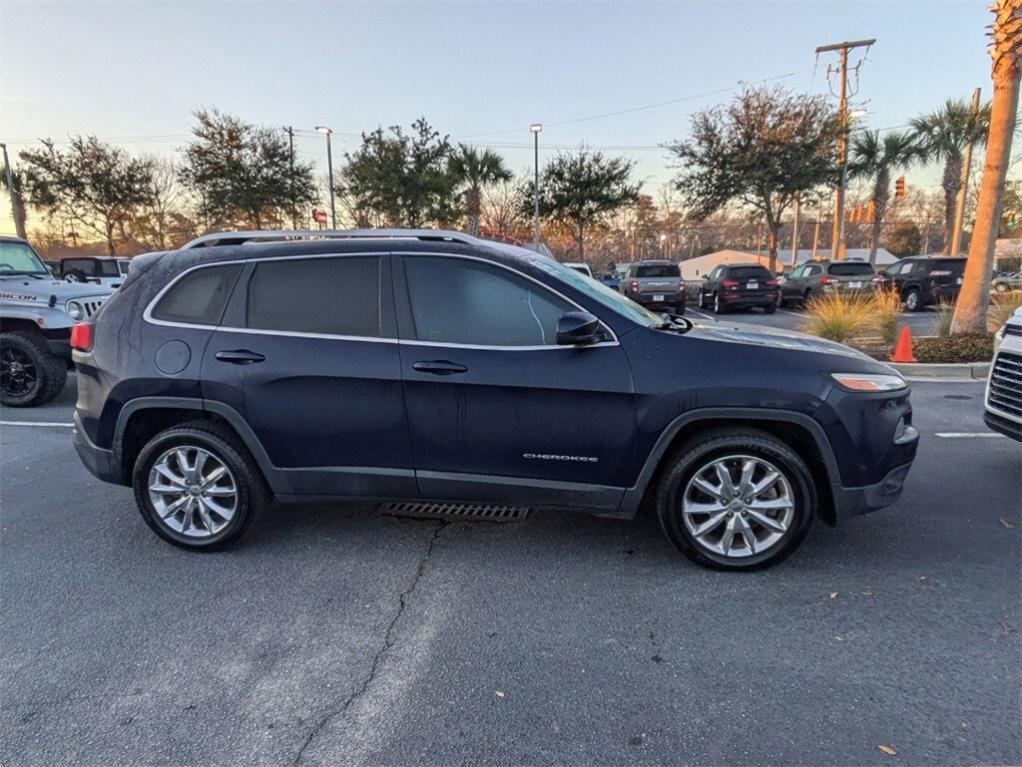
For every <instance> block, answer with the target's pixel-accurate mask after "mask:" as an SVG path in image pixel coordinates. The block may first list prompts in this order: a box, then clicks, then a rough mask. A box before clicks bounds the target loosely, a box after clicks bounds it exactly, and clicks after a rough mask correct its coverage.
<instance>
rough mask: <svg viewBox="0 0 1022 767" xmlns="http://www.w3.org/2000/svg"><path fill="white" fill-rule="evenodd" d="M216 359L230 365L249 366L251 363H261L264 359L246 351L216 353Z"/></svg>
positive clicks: (259, 355) (257, 354)
mask: <svg viewBox="0 0 1022 767" xmlns="http://www.w3.org/2000/svg"><path fill="white" fill-rule="evenodd" d="M216 358H217V359H218V360H220V361H221V362H230V363H231V364H232V365H251V364H252V363H253V362H262V361H263V360H265V359H266V357H264V356H263V355H262V354H259V353H258V352H250V351H249V350H248V349H233V350H231V351H223V352H217V353H216Z"/></svg>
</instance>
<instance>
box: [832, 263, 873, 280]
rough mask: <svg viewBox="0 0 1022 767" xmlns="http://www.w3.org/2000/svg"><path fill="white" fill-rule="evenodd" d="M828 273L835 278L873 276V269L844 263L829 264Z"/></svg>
mask: <svg viewBox="0 0 1022 767" xmlns="http://www.w3.org/2000/svg"><path fill="white" fill-rule="evenodd" d="M830 273H831V274H833V275H834V276H835V277H850V276H852V275H855V274H873V267H872V266H870V265H869V264H855V263H851V262H845V263H843V264H831V265H830Z"/></svg>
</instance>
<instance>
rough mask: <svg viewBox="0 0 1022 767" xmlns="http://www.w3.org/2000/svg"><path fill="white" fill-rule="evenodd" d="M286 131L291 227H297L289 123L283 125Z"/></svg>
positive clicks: (293, 151)
mask: <svg viewBox="0 0 1022 767" xmlns="http://www.w3.org/2000/svg"><path fill="white" fill-rule="evenodd" d="M284 131H285V132H286V133H287V149H288V153H289V154H288V165H289V166H290V168H291V175H290V177H289V178H288V189H289V190H290V191H291V228H292V229H297V228H298V206H296V205H295V129H294V127H293V126H291V125H287V126H285V127H284Z"/></svg>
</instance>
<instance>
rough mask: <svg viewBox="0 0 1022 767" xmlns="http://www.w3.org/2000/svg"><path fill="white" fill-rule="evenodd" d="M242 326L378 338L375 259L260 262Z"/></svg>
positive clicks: (377, 270)
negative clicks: (246, 316)
mask: <svg viewBox="0 0 1022 767" xmlns="http://www.w3.org/2000/svg"><path fill="white" fill-rule="evenodd" d="M247 325H248V327H250V328H257V329H260V330H282V331H289V332H292V333H325V334H328V335H337V336H364V337H372V338H378V337H380V336H381V335H382V333H381V329H380V327H381V322H380V259H379V258H376V257H362V256H358V257H352V258H311V259H289V260H284V261H263V262H260V263H259V264H257V266H256V268H255V270H254V271H253V272H252V278H251V280H249V283H248V322H247Z"/></svg>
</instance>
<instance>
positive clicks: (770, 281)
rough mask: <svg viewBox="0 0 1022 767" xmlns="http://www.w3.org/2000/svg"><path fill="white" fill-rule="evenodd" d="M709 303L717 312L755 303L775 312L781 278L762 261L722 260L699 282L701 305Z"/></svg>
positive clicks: (745, 306)
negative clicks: (776, 276) (700, 283)
mask: <svg viewBox="0 0 1022 767" xmlns="http://www.w3.org/2000/svg"><path fill="white" fill-rule="evenodd" d="M708 306H712V307H713V312H714V314H724V313H725V312H729V311H733V310H735V309H752V308H754V307H759V308H760V309H762V310H763V311H765V312H766V313H767V314H773V313H774V312H775V311H776V310H777V280H776V279H774V276H773V275H772V274H771V273H770V271H769V270H768V269H767V268H766V267H765V266H762V265H760V264H721V265H720V266H718V267H717V268H716V269H714V270H713V271H712V272H710V273H709V274H708V275H707V276H706V279H705V280H703V284H702V285H700V286H699V308H700V309H705V308H707V307H708Z"/></svg>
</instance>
